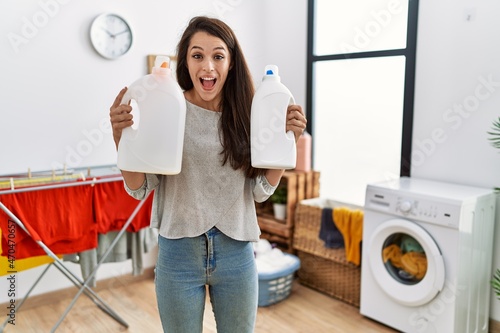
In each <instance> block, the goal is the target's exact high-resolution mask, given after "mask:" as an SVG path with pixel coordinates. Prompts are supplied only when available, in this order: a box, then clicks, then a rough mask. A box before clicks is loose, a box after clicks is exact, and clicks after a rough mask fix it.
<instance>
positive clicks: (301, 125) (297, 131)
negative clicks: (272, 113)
mask: <svg viewBox="0 0 500 333" xmlns="http://www.w3.org/2000/svg"><path fill="white" fill-rule="evenodd" d="M306 125H307V119H306V116H305V115H304V111H302V107H301V106H300V105H294V104H292V105H289V106H288V109H287V115H286V131H287V132H288V131H293V134H294V135H295V142H297V141H298V140H299V138H300V136H301V135H302V133H304V131H305V129H306Z"/></svg>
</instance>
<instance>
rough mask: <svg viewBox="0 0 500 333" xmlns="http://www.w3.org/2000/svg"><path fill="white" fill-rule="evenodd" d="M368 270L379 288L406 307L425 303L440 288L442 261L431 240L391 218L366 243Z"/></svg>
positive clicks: (405, 222) (419, 229) (420, 230)
mask: <svg viewBox="0 0 500 333" xmlns="http://www.w3.org/2000/svg"><path fill="white" fill-rule="evenodd" d="M367 245H368V251H367V252H365V253H366V254H367V255H368V257H369V258H368V260H369V264H370V269H371V271H372V273H373V276H374V278H375V280H376V281H377V283H378V285H379V286H380V288H381V289H382V290H383V291H384V292H385V293H387V295H388V296H389V297H391V298H392V299H394V300H395V301H396V302H398V303H400V304H402V305H406V306H420V305H423V304H426V303H428V302H429V301H430V300H432V299H433V298H434V297H436V295H437V294H438V293H439V292H440V291H441V290H442V289H443V287H444V280H445V270H444V261H443V257H442V255H441V251H440V250H439V247H438V246H437V244H436V243H435V242H434V239H433V238H432V237H431V236H430V235H429V234H428V233H427V231H425V229H423V228H422V227H420V226H419V225H418V224H416V223H414V222H411V221H408V220H403V219H391V220H388V221H385V222H384V223H382V224H381V225H379V226H378V227H377V228H376V229H375V231H374V232H373V234H372V236H371V237H370V239H369V241H368V242H367Z"/></svg>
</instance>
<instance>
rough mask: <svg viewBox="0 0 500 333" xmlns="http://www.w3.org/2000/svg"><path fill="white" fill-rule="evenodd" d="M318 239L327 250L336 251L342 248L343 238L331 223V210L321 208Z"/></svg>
mask: <svg viewBox="0 0 500 333" xmlns="http://www.w3.org/2000/svg"><path fill="white" fill-rule="evenodd" d="M319 238H320V239H321V240H322V241H324V242H325V247H327V248H331V249H338V248H341V247H344V237H343V236H342V233H340V231H339V229H338V228H337V226H336V225H335V223H334V222H333V214H332V209H331V208H323V210H322V211H321V226H320V229H319Z"/></svg>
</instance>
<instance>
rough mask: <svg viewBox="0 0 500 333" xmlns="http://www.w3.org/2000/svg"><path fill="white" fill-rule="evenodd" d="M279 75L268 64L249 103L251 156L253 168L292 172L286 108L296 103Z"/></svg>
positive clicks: (292, 150)
mask: <svg viewBox="0 0 500 333" xmlns="http://www.w3.org/2000/svg"><path fill="white" fill-rule="evenodd" d="M278 74H279V72H278V67H277V66H275V65H267V66H266V67H265V75H264V77H263V79H262V83H261V84H260V86H259V87H258V88H257V91H256V92H255V95H254V97H253V100H252V107H251V114H250V149H251V150H250V156H251V161H252V166H253V167H254V168H264V169H293V168H295V165H296V160H297V148H296V144H295V135H294V134H293V131H288V132H286V116H287V109H288V105H290V104H295V101H294V98H293V96H292V93H291V92H290V90H288V88H287V87H285V85H283V84H282V83H281V79H280V77H279V75H278Z"/></svg>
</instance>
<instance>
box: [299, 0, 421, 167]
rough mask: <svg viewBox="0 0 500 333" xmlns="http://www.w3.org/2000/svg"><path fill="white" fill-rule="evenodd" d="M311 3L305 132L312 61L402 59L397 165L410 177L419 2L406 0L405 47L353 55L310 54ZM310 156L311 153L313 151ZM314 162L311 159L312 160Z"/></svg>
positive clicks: (310, 114) (311, 10) (310, 7)
mask: <svg viewBox="0 0 500 333" xmlns="http://www.w3.org/2000/svg"><path fill="white" fill-rule="evenodd" d="M315 4H316V0H308V4H307V77H306V80H307V83H306V116H307V119H308V123H307V131H308V132H309V133H311V134H313V133H314V101H313V94H314V84H313V83H314V72H313V67H314V64H315V63H316V62H319V61H330V60H345V59H359V58H375V57H387V56H401V55H402V56H405V58H406V67H405V79H404V82H405V83H404V100H403V123H402V139H401V140H402V142H401V164H400V176H408V177H409V176H410V174H411V153H412V152H411V148H412V134H413V106H414V95H415V67H416V51H417V27H418V4H419V0H409V3H408V21H407V32H406V48H404V49H394V50H381V51H369V52H357V53H341V54H331V55H320V56H318V55H315V54H314V26H315ZM312 153H313V157H314V150H313V152H312ZM313 160H314V158H313Z"/></svg>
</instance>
